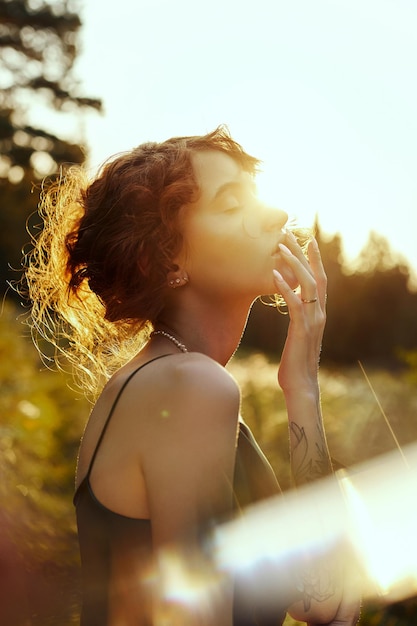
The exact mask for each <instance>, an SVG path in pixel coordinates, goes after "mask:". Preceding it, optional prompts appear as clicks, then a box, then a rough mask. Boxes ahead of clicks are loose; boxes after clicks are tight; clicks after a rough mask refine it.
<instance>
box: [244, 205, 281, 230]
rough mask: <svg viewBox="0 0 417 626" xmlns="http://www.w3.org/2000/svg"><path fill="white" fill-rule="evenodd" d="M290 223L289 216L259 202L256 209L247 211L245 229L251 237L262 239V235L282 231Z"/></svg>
mask: <svg viewBox="0 0 417 626" xmlns="http://www.w3.org/2000/svg"><path fill="white" fill-rule="evenodd" d="M287 221H288V214H287V213H286V212H285V211H282V210H281V209H276V208H274V207H271V206H269V205H267V204H264V203H261V202H259V203H258V204H257V206H256V208H255V207H251V209H250V210H248V211H246V214H245V217H244V227H245V230H246V232H247V233H248V235H250V236H251V237H260V236H261V235H262V233H265V232H272V231H275V232H277V231H280V230H281V229H282V228H283V227H284V226H285V224H286V223H287Z"/></svg>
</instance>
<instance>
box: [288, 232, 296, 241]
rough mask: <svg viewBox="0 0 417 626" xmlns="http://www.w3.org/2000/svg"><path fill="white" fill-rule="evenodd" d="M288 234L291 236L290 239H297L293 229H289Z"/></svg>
mask: <svg viewBox="0 0 417 626" xmlns="http://www.w3.org/2000/svg"><path fill="white" fill-rule="evenodd" d="M287 235H288V237H289V239H291V241H295V242H296V241H297V237H296V236H295V235H294V233H293V232H292V231H291V230H287Z"/></svg>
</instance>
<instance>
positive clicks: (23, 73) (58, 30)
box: [0, 0, 101, 291]
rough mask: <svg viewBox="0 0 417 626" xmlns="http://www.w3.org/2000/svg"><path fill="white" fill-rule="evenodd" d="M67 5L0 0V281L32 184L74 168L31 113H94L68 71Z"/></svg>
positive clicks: (6, 276) (75, 149) (67, 148)
mask: <svg viewBox="0 0 417 626" xmlns="http://www.w3.org/2000/svg"><path fill="white" fill-rule="evenodd" d="M72 6H73V3H71V2H69V1H68V0H62V1H60V2H47V1H42V2H32V1H30V0H1V2H0V284H1V287H0V289H1V291H4V289H5V288H6V280H10V279H13V278H15V276H14V275H13V273H12V272H10V271H9V270H8V269H7V268H8V266H12V267H19V264H20V258H21V251H20V250H21V247H22V246H23V245H24V243H26V241H27V240H28V236H27V234H26V232H25V224H26V220H27V218H28V216H29V215H31V214H32V213H33V212H34V211H35V209H36V206H37V203H38V198H39V183H40V181H41V180H42V179H43V178H44V177H45V176H48V175H50V174H53V173H54V172H55V171H57V169H58V167H59V166H60V165H62V164H65V163H82V162H83V161H84V158H85V154H84V150H83V149H82V148H81V147H80V146H79V145H78V144H76V143H71V142H70V141H68V140H66V139H63V138H60V137H58V136H56V135H55V134H54V133H53V132H49V131H47V130H44V129H43V128H41V127H40V126H42V124H39V123H37V122H36V121H35V120H34V115H33V114H34V112H35V111H37V110H41V109H42V107H43V108H44V109H45V110H46V111H50V112H54V114H57V115H59V116H61V117H62V116H66V117H68V116H75V115H77V113H79V112H80V111H81V110H82V109H85V108H90V109H96V110H97V111H100V110H101V101H100V100H98V99H94V98H87V97H85V96H84V95H83V94H82V93H81V92H80V88H79V85H78V83H77V81H76V79H75V78H74V76H73V72H72V68H73V64H74V61H75V59H76V56H77V52H78V33H79V30H80V27H81V20H80V18H79V16H78V14H77V13H76V12H74V11H73V10H72V9H71V7H72Z"/></svg>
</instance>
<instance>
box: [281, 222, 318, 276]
mask: <svg viewBox="0 0 417 626" xmlns="http://www.w3.org/2000/svg"><path fill="white" fill-rule="evenodd" d="M287 244H288V247H289V249H290V250H291V252H292V253H293V254H294V256H295V257H296V258H297V259H298V260H299V261H300V263H301V264H302V265H303V266H304V267H305V268H306V269H307V270H308V271H309V272H310V274H311V273H312V269H311V267H310V264H309V260H308V259H307V258H306V255H305V254H304V252H303V250H302V248H301V246H300V244H299V243H298V241H297V238H296V237H295V235H294V233H292V232H291V231H290V230H289V231H287Z"/></svg>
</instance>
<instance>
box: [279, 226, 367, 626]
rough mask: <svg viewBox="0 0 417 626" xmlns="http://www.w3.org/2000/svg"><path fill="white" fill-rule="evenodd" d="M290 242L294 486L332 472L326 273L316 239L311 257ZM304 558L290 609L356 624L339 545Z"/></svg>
mask: <svg viewBox="0 0 417 626" xmlns="http://www.w3.org/2000/svg"><path fill="white" fill-rule="evenodd" d="M288 245H289V248H290V249H288V248H287V249H286V248H285V247H284V248H283V249H282V256H283V258H284V259H285V261H286V262H287V263H288V265H289V266H290V268H291V269H292V271H293V272H294V274H295V275H296V277H297V278H298V281H299V284H300V289H299V290H298V291H297V292H294V291H293V290H292V289H291V288H290V287H289V285H288V284H287V283H286V282H285V281H284V280H283V279H282V276H281V275H280V274H277V275H276V285H277V289H278V291H279V293H281V294H282V296H283V297H284V299H285V301H286V303H287V306H288V310H289V315H290V323H289V328H288V335H287V339H286V343H285V346H284V350H283V354H282V358H281V363H280V368H279V372H278V381H279V384H280V386H281V388H282V390H283V393H284V396H285V401H286V406H287V413H288V424H289V433H290V458H291V470H292V476H293V480H294V483H295V485H296V486H300V485H303V484H305V483H308V482H311V481H313V480H316V479H319V478H322V477H324V476H326V475H328V474H331V473H332V464H331V459H330V454H329V450H328V447H327V443H326V437H325V433H324V427H323V420H322V412H321V404H320V388H319V381H318V369H319V359H320V351H321V343H322V338H323V331H324V326H325V322H326V288H327V278H326V274H325V271H324V268H323V264H322V261H321V256H320V252H319V249H318V245H317V242H316V241H315V240H314V239H313V240H312V241H311V242H310V244H309V247H308V259H306V257H305V255H304V254H303V252H302V250H301V248H300V247H299V246H298V244H297V242H296V239H295V237H294V236H292V235H290V236H289V241H288ZM306 524H308V511H306ZM305 562H306V565H305V567H304V568H303V570H302V571H301V572H300V573H299V580H298V588H299V591H300V592H301V594H302V596H303V600H302V601H301V602H298V603H296V604H294V605H293V606H292V607H290V609H289V613H290V614H291V615H292V616H293V617H294V618H295V619H298V620H300V621H306V622H309V623H312V624H313V623H314V624H334V625H335V626H336V624H346V625H351V624H355V623H356V619H357V605H358V600H357V598H356V597H355V598H351V597H349V599H348V600H346V598H345V599H343V597H344V596H343V563H342V555H341V554H340V552H338V550H337V549H336V550H333V551H331V552H330V551H329V553H328V554H326V555H322V556H320V557H317V556H315V555H306V561H305ZM338 616H342V617H341V619H339V617H338ZM333 620H335V621H333ZM341 620H342V621H341Z"/></svg>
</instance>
